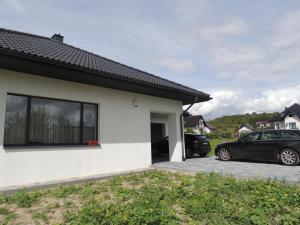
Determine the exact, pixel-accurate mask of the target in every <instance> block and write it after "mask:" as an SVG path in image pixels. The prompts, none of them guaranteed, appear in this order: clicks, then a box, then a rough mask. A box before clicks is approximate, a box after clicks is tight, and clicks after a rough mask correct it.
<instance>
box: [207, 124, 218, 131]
mask: <svg viewBox="0 0 300 225" xmlns="http://www.w3.org/2000/svg"><path fill="white" fill-rule="evenodd" d="M206 127H207V128H208V129H210V130H216V129H217V128H215V127H214V126H213V125H211V124H209V123H206Z"/></svg>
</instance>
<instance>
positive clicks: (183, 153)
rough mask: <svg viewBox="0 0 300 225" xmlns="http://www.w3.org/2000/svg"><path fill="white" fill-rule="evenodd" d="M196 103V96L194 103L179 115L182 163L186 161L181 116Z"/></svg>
mask: <svg viewBox="0 0 300 225" xmlns="http://www.w3.org/2000/svg"><path fill="white" fill-rule="evenodd" d="M197 101H198V95H196V97H195V100H194V103H192V104H190V106H189V107H187V108H186V109H185V110H184V111H183V112H182V113H181V115H180V128H181V129H180V130H181V144H182V161H185V160H186V156H185V144H184V143H185V140H184V126H183V116H184V114H185V113H186V112H187V111H188V110H189V109H190V108H191V107H192V106H193V105H194V104H195V103H196V102H197Z"/></svg>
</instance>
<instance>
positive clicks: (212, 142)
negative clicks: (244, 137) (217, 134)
mask: <svg viewBox="0 0 300 225" xmlns="http://www.w3.org/2000/svg"><path fill="white" fill-rule="evenodd" d="M231 141H236V139H210V140H209V142H210V145H211V152H210V153H209V155H215V148H216V146H217V145H218V144H221V143H224V142H231Z"/></svg>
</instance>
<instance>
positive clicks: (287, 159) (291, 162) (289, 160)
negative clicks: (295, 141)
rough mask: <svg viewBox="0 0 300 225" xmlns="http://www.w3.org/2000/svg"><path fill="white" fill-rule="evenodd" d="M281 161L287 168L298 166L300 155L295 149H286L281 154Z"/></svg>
mask: <svg viewBox="0 0 300 225" xmlns="http://www.w3.org/2000/svg"><path fill="white" fill-rule="evenodd" d="M280 161H281V163H282V164H284V165H287V166H296V165H298V164H299V155H298V153H297V152H295V151H294V150H293V149H284V150H282V151H281V153H280Z"/></svg>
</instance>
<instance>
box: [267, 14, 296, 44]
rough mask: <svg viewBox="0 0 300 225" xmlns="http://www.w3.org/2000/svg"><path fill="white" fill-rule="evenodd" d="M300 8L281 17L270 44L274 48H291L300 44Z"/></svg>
mask: <svg viewBox="0 0 300 225" xmlns="http://www.w3.org/2000/svg"><path fill="white" fill-rule="evenodd" d="M299 21H300V10H297V11H292V12H289V13H287V14H286V15H284V16H283V17H281V18H280V20H279V22H278V24H277V26H276V27H275V29H274V31H273V35H272V36H271V37H270V39H269V43H268V45H269V46H270V47H272V48H279V49H284V48H285V49H286V48H288V49H290V48H295V46H298V47H299V46H300V26H299Z"/></svg>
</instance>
